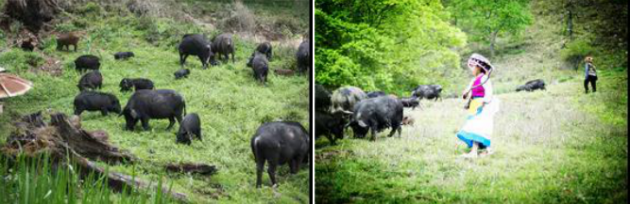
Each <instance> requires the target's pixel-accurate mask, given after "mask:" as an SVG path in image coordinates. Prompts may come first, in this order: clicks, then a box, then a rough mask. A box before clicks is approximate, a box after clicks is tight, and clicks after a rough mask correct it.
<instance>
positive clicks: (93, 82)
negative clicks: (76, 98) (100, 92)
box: [77, 70, 103, 91]
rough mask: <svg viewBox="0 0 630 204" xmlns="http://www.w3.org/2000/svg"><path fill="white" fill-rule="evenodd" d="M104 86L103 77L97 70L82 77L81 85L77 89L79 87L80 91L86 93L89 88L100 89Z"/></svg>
mask: <svg viewBox="0 0 630 204" xmlns="http://www.w3.org/2000/svg"><path fill="white" fill-rule="evenodd" d="M102 85H103V75H101V72H99V71H98V70H96V71H91V72H88V73H87V74H84V75H83V76H82V77H81V79H79V84H78V85H77V87H79V91H84V90H86V89H88V88H89V89H96V88H99V89H100V88H101V86H102Z"/></svg>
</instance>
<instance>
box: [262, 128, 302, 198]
mask: <svg viewBox="0 0 630 204" xmlns="http://www.w3.org/2000/svg"><path fill="white" fill-rule="evenodd" d="M250 143H251V147H252V152H253V153H254V159H255V161H256V187H257V188H260V186H261V185H262V172H263V169H264V168H265V162H267V164H268V170H267V172H268V173H269V178H270V179H271V183H272V185H273V186H276V185H277V182H276V168H277V167H278V165H284V164H285V163H288V164H289V169H290V171H291V174H296V173H297V172H298V170H299V169H300V164H301V163H302V162H304V160H305V159H306V157H307V156H308V155H309V152H310V149H311V148H310V147H311V142H310V137H309V134H308V132H306V129H304V127H303V126H302V124H300V123H297V122H268V123H265V124H263V125H261V126H260V127H259V128H258V130H256V134H254V136H253V137H252V139H251V142H250Z"/></svg>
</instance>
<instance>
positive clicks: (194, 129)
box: [175, 113, 203, 145]
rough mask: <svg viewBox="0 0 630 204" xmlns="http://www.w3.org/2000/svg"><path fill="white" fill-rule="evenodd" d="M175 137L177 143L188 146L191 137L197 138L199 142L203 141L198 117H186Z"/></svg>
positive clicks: (189, 115) (194, 115) (192, 115)
mask: <svg viewBox="0 0 630 204" xmlns="http://www.w3.org/2000/svg"><path fill="white" fill-rule="evenodd" d="M175 135H176V136H177V140H176V142H177V143H183V144H187V145H190V143H191V141H192V138H193V136H195V137H197V139H199V141H203V140H202V139H201V120H200V119H199V115H197V114H196V113H191V114H188V115H186V117H184V120H182V122H181V124H180V125H179V131H177V133H176V134H175Z"/></svg>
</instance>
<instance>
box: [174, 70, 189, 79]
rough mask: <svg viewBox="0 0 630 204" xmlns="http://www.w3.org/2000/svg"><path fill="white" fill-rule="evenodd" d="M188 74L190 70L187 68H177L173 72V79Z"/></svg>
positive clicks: (186, 76)
mask: <svg viewBox="0 0 630 204" xmlns="http://www.w3.org/2000/svg"><path fill="white" fill-rule="evenodd" d="M189 74H190V70H189V69H180V70H177V71H176V72H175V73H174V75H175V79H181V78H182V77H184V78H188V75H189Z"/></svg>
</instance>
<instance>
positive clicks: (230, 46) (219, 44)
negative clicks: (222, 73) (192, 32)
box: [212, 33, 235, 63]
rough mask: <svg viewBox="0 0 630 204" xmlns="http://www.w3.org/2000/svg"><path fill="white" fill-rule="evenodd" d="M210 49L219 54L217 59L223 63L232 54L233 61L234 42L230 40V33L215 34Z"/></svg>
mask: <svg viewBox="0 0 630 204" xmlns="http://www.w3.org/2000/svg"><path fill="white" fill-rule="evenodd" d="M212 51H213V52H214V53H215V54H217V55H219V59H220V60H221V59H222V61H223V62H224V63H225V62H227V61H228V59H230V55H232V63H234V52H235V51H234V42H233V41H232V34H229V33H223V34H221V35H218V36H215V37H214V39H212Z"/></svg>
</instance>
